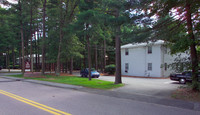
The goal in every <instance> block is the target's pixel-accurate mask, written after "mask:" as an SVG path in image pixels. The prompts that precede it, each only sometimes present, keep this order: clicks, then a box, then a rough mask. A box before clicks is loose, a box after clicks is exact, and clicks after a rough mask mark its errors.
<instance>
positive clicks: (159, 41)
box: [121, 40, 165, 49]
mask: <svg viewBox="0 0 200 115" xmlns="http://www.w3.org/2000/svg"><path fill="white" fill-rule="evenodd" d="M161 44H165V41H164V40H157V41H155V42H152V41H149V42H143V43H129V44H126V45H123V46H121V49H125V48H136V47H144V46H148V45H161Z"/></svg>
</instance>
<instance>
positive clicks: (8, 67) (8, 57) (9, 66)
mask: <svg viewBox="0 0 200 115" xmlns="http://www.w3.org/2000/svg"><path fill="white" fill-rule="evenodd" d="M9 52H10V48H8V54H7V55H8V57H7V58H8V59H7V61H8V72H10V53H9Z"/></svg>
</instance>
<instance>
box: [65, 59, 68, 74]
mask: <svg viewBox="0 0 200 115" xmlns="http://www.w3.org/2000/svg"><path fill="white" fill-rule="evenodd" d="M65 66H66V67H65V73H67V71H68V59H66V63H65Z"/></svg>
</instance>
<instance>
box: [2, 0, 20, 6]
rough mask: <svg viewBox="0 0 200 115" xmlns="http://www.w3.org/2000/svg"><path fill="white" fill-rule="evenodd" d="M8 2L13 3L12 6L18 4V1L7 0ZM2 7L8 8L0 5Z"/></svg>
mask: <svg viewBox="0 0 200 115" xmlns="http://www.w3.org/2000/svg"><path fill="white" fill-rule="evenodd" d="M2 1H3V0H0V2H2ZM7 1H8V2H10V3H12V4H17V2H18V0H7ZM0 6H1V7H2V8H7V6H4V5H3V4H1V3H0Z"/></svg>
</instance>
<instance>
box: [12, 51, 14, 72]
mask: <svg viewBox="0 0 200 115" xmlns="http://www.w3.org/2000/svg"><path fill="white" fill-rule="evenodd" d="M12 58H13V68H12V69H14V68H15V51H14V47H13V48H12Z"/></svg>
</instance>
